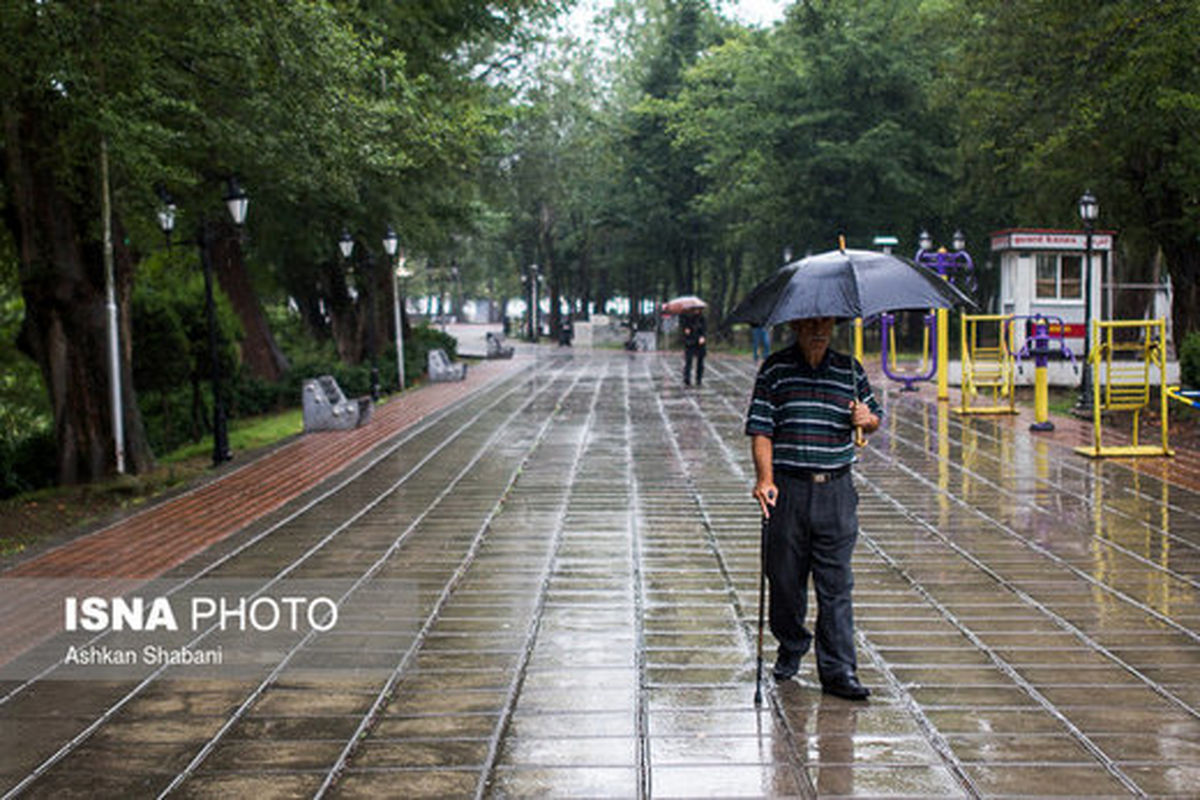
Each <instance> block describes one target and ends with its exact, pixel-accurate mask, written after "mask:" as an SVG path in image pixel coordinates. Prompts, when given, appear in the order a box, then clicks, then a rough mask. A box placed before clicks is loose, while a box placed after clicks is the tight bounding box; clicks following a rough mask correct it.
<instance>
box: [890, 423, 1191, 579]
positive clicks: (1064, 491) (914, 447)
mask: <svg viewBox="0 0 1200 800" xmlns="http://www.w3.org/2000/svg"><path fill="white" fill-rule="evenodd" d="M899 410H900V409H893V414H892V416H893V417H895V420H896V421H895V422H894V423H892V424H891V425H889V427H888V429H887V431H886V433H885V434H884V435H886V436H887V437H888V438H889V440H891V441H895V442H898V443H900V444H902V445H904V446H906V447H908V448H910V452H911V453H913V454H914V455H915V456H916V457H918V458H925V457H934V458H937V459H938V460H939V461H942V460H943V458H942V457H941V456H938V455H934V454H933V453H932V452H931V451H930V448H928V447H926V446H923V445H922V443H919V442H916V441H914V440H913V439H911V438H909V437H906V436H905V435H903V434H902V433H900V432H899V431H898V428H899V427H900V426H907V427H908V428H911V429H914V430H922V429H921V428H918V427H916V426H915V424H914V423H912V422H911V421H907V420H906V419H904V418H902V415H901V414H900V413H898V412H899ZM955 430H957V432H958V433H959V434H960V436H959V440H960V441H961V440H962V438H963V436H962V434H963V433H964V432H965V431H966V430H967V427H966V423H965V422H964V421H963V420H958V421H957V422H956V428H955ZM975 433H977V434H978V431H975ZM992 438H993V441H995V437H992ZM877 452H879V453H880V454H881V455H882V454H883V450H879V449H877ZM987 457H988V458H990V459H991V461H992V463H994V464H996V465H997V467H998V468H1000V469H1002V468H1003V467H1004V465H1003V464H1000V463H999V462H998V461H996V460H995V458H994V457H993V456H990V455H989V456H987ZM891 460H892V461H893V462H898V461H901V460H902V459H898V458H891ZM945 461H946V463H947V464H948V465H949V466H950V467H951V468H952V469H956V470H959V471H960V472H962V473H963V474H966V475H970V476H971V478H972V479H973V480H976V481H979V482H981V483H984V484H986V485H987V486H988V487H989V488H990V489H991V490H992V491H993V492H995V493H997V494H1004V495H1006V496H1009V495H1010V493H1009V492H1007V491H1006V490H1005V489H1004V488H1003V487H1002V486H1001V485H1000V484H999V483H997V482H996V481H995V480H992V479H991V478H989V477H987V476H986V475H984V474H983V473H982V472H979V471H978V470H975V469H969V468H968V467H967V466H966V465H965V464H964V463H963V460H962V459H960V460H957V461H956V460H955V459H953V458H951V457H949V456H947V457H946V458H945ZM1058 467H1059V469H1060V470H1071V471H1072V472H1073V473H1074V474H1077V475H1079V476H1080V477H1081V479H1087V480H1095V476H1094V474H1093V473H1092V472H1091V471H1089V470H1085V469H1084V468H1083V467H1082V466H1077V465H1075V464H1073V463H1072V462H1071V461H1067V462H1065V463H1062V464H1059V465H1058ZM1036 480H1037V482H1038V483H1039V485H1041V486H1043V487H1045V488H1046V489H1048V490H1050V491H1051V492H1053V493H1054V496H1060V497H1061V496H1063V495H1067V496H1071V497H1074V498H1077V499H1078V500H1079V502H1080V503H1081V505H1082V506H1083V507H1084V508H1087V509H1089V510H1090V511H1092V512H1094V513H1101V514H1104V515H1108V514H1112V515H1115V516H1118V517H1120V518H1122V519H1126V520H1129V521H1130V522H1132V523H1133V524H1136V525H1139V526H1142V527H1145V528H1146V529H1147V532H1148V533H1149V534H1151V535H1154V536H1156V537H1162V538H1163V539H1165V540H1168V541H1170V542H1172V543H1175V544H1178V545H1179V546H1181V547H1186V548H1188V549H1189V550H1193V551H1196V552H1197V553H1198V555H1200V545H1198V544H1197V543H1196V542H1193V541H1191V540H1189V539H1187V538H1185V537H1181V536H1177V535H1174V534H1172V533H1171V532H1170V531H1169V530H1166V529H1163V528H1156V527H1153V526H1152V525H1151V524H1150V523H1149V522H1147V521H1146V520H1144V519H1140V518H1138V517H1136V516H1135V515H1133V514H1131V513H1129V512H1128V511H1126V510H1124V509H1121V508H1118V507H1116V506H1114V505H1113V504H1111V503H1102V504H1100V505H1098V506H1097V505H1096V504H1095V503H1094V502H1093V501H1092V500H1091V499H1089V498H1088V497H1085V496H1082V495H1080V494H1079V493H1078V492H1076V491H1074V490H1073V489H1071V488H1070V487H1067V486H1065V485H1064V484H1062V483H1059V482H1056V481H1051V480H1049V479H1047V478H1043V477H1037V478H1036ZM1106 485H1107V486H1109V487H1111V488H1114V489H1117V490H1120V491H1123V490H1124V488H1125V487H1124V486H1123V485H1122V482H1121V481H1119V480H1117V479H1115V478H1113V479H1110V480H1109V481H1107V482H1106ZM934 488H936V489H937V490H938V491H939V492H940V491H941V488H940V487H934ZM1181 490H1182V491H1188V490H1187V489H1181ZM947 494H949V492H947ZM1100 494H1101V495H1102V496H1103V495H1104V494H1105V493H1103V492H1101V493H1100ZM1013 505H1014V506H1015V507H1024V508H1027V509H1030V510H1032V511H1033V512H1035V513H1039V514H1046V515H1052V513H1053V512H1051V511H1049V510H1047V509H1044V508H1041V507H1040V506H1038V505H1037V503H1036V502H1034V501H1031V500H1029V499H1026V498H1015V502H1014V504H1013ZM1187 513H1189V515H1191V516H1195V514H1194V512H1187ZM989 519H990V520H991V521H998V520H996V519H995V518H991V517H989ZM1000 524H1005V523H1002V522H1001V523H1000ZM1087 535H1088V536H1090V537H1091V541H1094V542H1096V543H1097V544H1098V545H1100V546H1102V547H1105V548H1108V549H1112V550H1113V551H1115V552H1117V553H1120V554H1121V555H1122V556H1125V557H1127V558H1130V559H1132V560H1134V561H1137V562H1139V563H1141V564H1142V565H1143V566H1145V567H1147V568H1149V569H1153V570H1155V571H1156V572H1160V573H1162V574H1164V575H1167V576H1169V577H1170V578H1172V579H1174V580H1178V581H1180V582H1181V583H1185V584H1187V585H1189V586H1191V587H1192V588H1196V589H1200V579H1196V578H1193V577H1191V576H1189V575H1185V574H1183V573H1181V572H1178V571H1177V570H1173V569H1170V568H1168V567H1164V566H1163V565H1162V564H1159V563H1157V562H1155V561H1153V560H1152V559H1150V558H1148V557H1146V556H1143V555H1141V554H1140V553H1136V552H1134V551H1133V550H1131V549H1129V548H1128V547H1125V546H1124V545H1122V544H1120V543H1119V542H1115V541H1112V540H1111V539H1108V538H1105V537H1102V536H1097V535H1096V534H1095V533H1094V532H1093V533H1089V534H1087Z"/></svg>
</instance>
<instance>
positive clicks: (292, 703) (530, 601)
mask: <svg viewBox="0 0 1200 800" xmlns="http://www.w3.org/2000/svg"><path fill="white" fill-rule="evenodd" d="M678 360H679V357H678V355H677V354H666V355H663V356H660V355H656V354H626V353H623V352H610V351H595V352H590V353H589V352H585V351H575V352H572V351H567V350H566V349H554V348H545V347H544V348H539V349H537V350H536V354H535V355H533V356H531V357H528V358H524V357H522V356H520V355H519V356H518V359H516V360H514V361H512V362H506V363H504V364H496V365H495V366H493V367H490V368H491V369H494V370H497V371H498V372H497V374H494V375H493V376H491V377H492V378H493V379H492V380H491V381H490V382H487V383H485V384H484V386H483V387H482V388H481V389H477V390H476V391H474V392H469V391H464V390H467V389H469V388H470V387H460V389H459V394H458V395H456V396H455V397H454V398H449V397H447V398H443V400H442V401H440V402H441V403H443V406H442V410H441V411H438V412H433V411H432V409H428V410H426V412H424V415H423V419H422V420H421V421H419V422H410V423H409V424H407V426H405V425H397V427H396V430H395V431H393V432H392V433H391V434H390V435H384V433H383V431H380V436H379V438H378V439H376V440H373V441H372V442H371V443H369V444H366V443H361V444H362V445H363V446H362V449H361V450H355V448H356V447H358V444H355V445H353V446H351V445H350V444H349V442H346V443H344V444H343V446H340V447H335V448H332V450H325V449H322V450H321V451H320V452H319V453H309V451H308V450H303V451H302V449H301V448H297V449H296V450H295V451H293V453H292V455H291V456H290V457H289V456H287V455H283V456H280V457H279V458H277V460H275V461H274V462H272V465H271V467H270V468H269V469H267V470H266V471H264V472H260V473H258V477H257V480H254V481H249V482H248V483H247V484H244V485H242V486H240V487H239V488H238V489H237V491H236V492H233V491H232V490H231V489H227V490H225V491H228V492H229V493H227V494H221V493H220V490H219V488H214V491H217V492H218V494H215V495H212V496H210V497H208V498H207V499H205V500H203V501H198V500H197V499H195V498H192V499H191V500H188V499H187V498H180V502H186V503H187V505H185V506H181V508H185V509H186V513H185V514H184V515H183V516H181V517H177V518H178V519H181V520H183V522H182V523H181V524H182V526H183V527H182V528H181V529H177V530H176V531H174V533H173V534H161V532H160V526H158V525H148V526H146V528H145V529H144V530H143V531H142V532H141V533H138V534H137V536H138V537H139V538H138V539H137V541H138V542H149V541H152V540H154V541H158V542H159V544H155V545H154V546H148V545H143V544H133V541H134V539H133V534H131V533H127V534H126V535H125V536H120V535H117V534H116V533H109V532H102V534H98V535H97V536H101V535H108V536H112V537H114V538H113V539H112V540H109V541H108V542H106V543H105V544H104V546H97V542H93V541H87V540H85V541H82V542H80V543H79V544H78V545H73V546H70V547H65V548H63V549H62V550H60V551H55V552H52V553H49V554H46V555H45V556H43V558H45V559H47V560H46V561H45V562H42V563H43V567H42V569H45V570H47V571H46V572H44V573H40V575H41V576H42V577H38V578H32V577H29V576H30V575H31V574H32V575H39V573H37V572H36V571H33V570H34V569H35V565H36V564H37V563H38V562H37V561H33V562H29V563H27V564H25V565H22V567H21V569H22V570H24V572H23V573H22V579H18V577H17V575H16V574H15V573H14V572H10V573H5V574H4V575H3V576H2V577H3V578H4V579H5V580H4V581H0V583H12V584H16V583H19V580H34V581H42V580H45V578H44V576H45V575H50V574H53V575H64V574H66V575H69V574H71V573H72V572H73V571H74V570H82V571H81V572H78V573H76V578H75V579H76V580H89V579H92V578H95V577H102V578H111V577H112V576H125V577H127V578H129V579H138V580H141V579H144V578H146V577H148V576H149V575H151V574H155V573H158V572H161V576H160V578H159V582H158V583H156V584H155V586H156V587H157V586H170V587H172V588H171V589H170V590H169V591H175V588H174V587H181V588H180V589H179V591H180V592H186V591H188V590H190V589H195V588H196V587H203V586H205V585H211V583H206V582H213V581H219V580H224V581H228V582H237V585H238V586H243V585H250V586H254V587H260V588H255V589H254V590H253V591H254V592H260V593H268V594H269V593H271V592H276V593H277V592H278V590H279V588H280V587H281V586H285V585H286V586H289V587H296V586H300V587H301V588H303V586H311V585H313V584H311V583H309V584H304V583H302V582H303V581H310V582H312V581H316V582H318V583H320V585H321V586H322V587H324V591H326V592H327V593H330V594H333V595H334V596H335V597H336V598H337V601H338V607H339V613H338V616H337V624H336V625H335V626H333V627H332V628H331V629H330V630H328V631H325V632H317V631H312V630H310V631H308V632H307V633H304V634H303V635H298V636H295V637H293V638H290V639H288V638H286V637H285V639H284V640H281V641H274V640H272V641H271V642H270V643H269V646H268V643H264V641H263V640H262V638H253V637H251V638H249V639H246V638H245V637H243V638H242V639H239V638H238V637H237V636H236V635H234V634H230V633H227V632H225V631H212V630H208V631H204V632H202V634H201V635H198V636H197V637H196V639H195V640H194V641H193V642H191V643H189V644H190V646H192V648H193V649H196V650H198V649H201V648H209V649H211V648H212V647H213V646H214V645H215V644H216V643H222V645H223V646H224V648H225V650H224V652H225V653H226V655H227V656H228V660H227V661H226V662H225V663H223V664H222V665H221V666H220V667H208V668H203V667H202V668H193V669H191V670H190V671H189V670H185V669H182V668H176V667H157V666H152V665H146V664H141V665H136V666H134V667H132V668H129V669H124V670H122V669H114V670H112V671H108V672H103V673H101V674H99V675H91V674H88V669H85V668H83V667H77V668H74V669H70V668H67V667H65V666H61V665H60V666H55V664H56V663H57V662H58V660H61V659H62V652H63V650H64V647H65V643H70V644H75V645H77V646H79V647H84V646H88V647H101V646H104V645H105V644H106V643H108V644H112V646H113V647H114V649H116V648H117V643H119V642H124V641H126V640H132V639H135V638H136V637H135V636H133V635H132V634H129V633H128V632H126V633H124V634H120V633H105V632H100V633H86V634H85V633H84V632H77V633H76V634H73V635H66V634H64V635H63V636H60V637H57V638H55V639H52V640H51V641H50V642H49V643H47V644H45V645H43V647H42V648H40V649H39V650H38V651H37V655H39V656H46V658H45V659H44V660H43V661H40V662H39V661H36V659H32V657H27V658H24V659H17V661H15V662H11V663H10V664H9V671H8V672H6V673H4V675H3V677H4V678H6V680H5V681H4V682H3V684H0V686H2V693H0V731H2V733H0V791H8V792H10V793H12V794H14V795H16V794H20V795H22V796H30V797H64V796H88V797H130V796H158V795H160V794H169V795H171V796H181V797H215V796H222V797H229V796H239V797H241V796H250V795H255V796H259V797H304V796H338V797H368V796H370V797H418V796H428V797H459V796H464V797H483V796H489V797H491V796H495V797H508V796H538V797H542V796H615V797H683V796H688V797H695V796H797V797H817V796H820V797H900V796H903V797H1044V796H1052V795H1053V796H1075V797H1130V796H1135V797H1136V796H1154V797H1196V796H1197V794H1198V792H1197V788H1196V787H1197V786H1200V690H1198V689H1197V687H1200V680H1198V679H1200V635H1198V629H1200V606H1198V605H1197V603H1196V589H1197V586H1198V585H1200V584H1198V581H1200V495H1198V494H1197V492H1196V489H1195V476H1196V474H1197V470H1196V462H1195V460H1194V456H1193V454H1181V455H1180V457H1178V458H1176V459H1172V460H1157V461H1154V462H1138V463H1136V464H1135V463H1131V462H1125V463H1118V462H1109V461H1106V462H1093V461H1089V460H1087V459H1084V458H1082V457H1080V456H1077V455H1075V454H1074V453H1073V452H1072V451H1071V449H1070V447H1071V446H1073V445H1076V444H1086V443H1087V442H1088V433H1089V432H1088V430H1087V428H1086V427H1084V426H1081V425H1079V424H1077V423H1075V422H1074V421H1071V420H1061V421H1059V422H1060V426H1059V430H1058V431H1057V432H1056V433H1055V434H1054V435H1053V436H1052V437H1049V438H1039V437H1037V436H1035V435H1034V434H1031V433H1029V432H1028V431H1027V422H1028V420H1027V419H1025V418H1011V417H1005V418H961V417H958V416H957V415H954V414H952V413H950V412H949V411H948V410H947V409H946V408H945V407H944V406H942V407H939V406H938V404H936V403H933V402H930V401H929V399H928V397H924V398H922V397H921V396H919V395H917V396H914V395H911V394H902V393H899V392H892V391H889V392H888V393H887V397H886V404H887V408H888V415H887V419H886V423H885V426H884V428H883V429H881V431H879V432H878V433H877V434H876V435H875V436H873V437H872V441H871V443H870V445H869V446H868V447H867V448H866V449H865V450H864V451H862V463H861V464H860V465H859V468H858V469H857V470H856V485H857V487H858V489H859V493H860V496H861V503H862V505H861V525H862V537H861V539H860V544H859V547H858V550H857V553H856V556H855V565H856V572H857V576H858V582H857V588H856V608H857V616H858V624H859V642H858V644H859V660H860V664H861V676H862V677H863V679H864V682H865V683H867V684H868V685H869V686H870V687H871V688H872V690H873V695H872V698H871V700H870V701H869V702H867V703H850V702H846V701H842V700H839V699H836V698H831V697H828V696H824V695H822V694H821V693H820V691H819V687H818V685H817V683H816V680H815V675H814V669H813V666H812V663H811V659H810V658H806V659H805V661H804V662H803V665H802V670H801V673H800V675H799V676H798V679H796V680H792V681H788V682H786V683H785V684H783V685H779V686H775V685H774V684H773V682H772V681H771V679H770V677H769V676H767V677H766V678H765V686H766V689H767V699H766V703H765V705H764V707H763V708H762V709H755V707H754V705H753V703H752V702H751V698H752V696H753V691H754V682H755V669H754V645H755V632H756V613H757V603H758V598H757V594H758V526H757V522H756V514H755V511H754V507H753V505H752V504H751V501H750V500H749V498H748V491H749V484H750V476H751V474H752V464H751V463H750V460H749V454H748V452H747V447H746V443H745V440H744V437H743V436H742V434H741V420H742V414H743V413H744V409H745V400H746V397H747V393H748V390H749V386H750V382H751V380H752V376H753V365H752V364H751V363H750V362H749V360H748V359H734V358H712V359H710V363H709V371H708V374H707V375H706V378H705V385H704V387H703V389H691V388H688V387H684V386H682V385H681V382H680V381H679V376H678V372H679V370H678V366H679V364H678V363H677V362H678ZM501 370H511V371H508V372H505V373H504V374H503V375H501V374H499V371H501ZM480 372H482V371H480ZM477 376H478V379H479V380H480V381H484V380H485V379H486V378H487V377H489V376H487V375H485V374H478V373H477ZM424 391H426V390H422V392H424ZM446 391H450V390H446ZM926 393H928V389H927V390H926ZM420 394H421V392H415V393H412V395H411V396H406V397H410V399H412V400H416V399H417V398H418V396H419V395H420ZM426 397H427V398H428V396H426ZM403 399H404V398H402V400H403ZM430 402H431V404H432V405H433V406H437V405H438V404H439V403H436V402H433V401H432V400H430ZM393 413H395V414H397V415H399V414H400V409H399V407H397V409H396V410H395V411H394V412H393ZM386 418H387V417H386V416H384V415H380V416H379V417H378V418H377V419H376V420H375V422H373V423H372V424H373V425H374V424H376V423H382V422H383V421H384V420H385V419H386ZM381 427H382V426H381ZM364 430H365V429H364ZM359 435H361V436H366V434H365V433H360V434H359ZM324 436H325V435H322V436H321V437H305V439H304V440H301V442H304V441H306V440H307V439H309V438H324ZM347 438H349V437H347ZM352 451H353V452H352ZM302 452H303V453H305V454H306V455H304V457H301V455H302ZM310 456H311V457H310ZM355 458H357V460H354V459H355ZM338 459H344V460H338ZM252 468H253V465H248V466H247V467H245V468H243V469H244V470H250V469H252ZM291 470H295V472H296V473H297V477H286V476H288V474H289V472H290V471H291ZM339 470H340V471H339ZM236 474H237V473H234V475H236ZM300 476H303V477H300ZM229 477H230V478H233V477H234V476H233V475H231V476H229ZM297 482H303V485H300V484H299V483H297ZM221 483H224V482H218V483H217V484H213V486H214V487H220V485H221ZM277 484H278V485H279V487H280V490H279V491H278V492H277V491H276V489H275V487H276V485H277ZM234 485H235V484H234V483H232V482H231V483H229V484H228V486H229V487H232V486H234ZM284 486H288V487H291V488H289V489H287V490H284V489H283V488H282V487H284ZM289 493H290V497H289V496H288V495H289ZM260 495H267V496H270V497H272V498H274V499H271V500H267V501H264V502H265V503H266V504H267V505H268V506H270V507H269V508H268V507H262V508H250V506H249V505H248V503H250V502H252V501H253V502H258V497H259V496H260ZM243 506H245V507H246V508H247V509H248V511H247V512H246V514H245V515H244V516H241V515H240V514H239V515H238V518H237V520H236V522H234V521H232V520H230V517H231V516H233V513H232V510H233V509H234V508H242V507H243ZM210 515H211V517H212V518H215V519H223V520H226V522H229V523H231V524H229V525H228V526H227V527H228V528H229V529H228V530H225V531H224V533H221V534H215V533H211V532H210V531H211V529H212V528H213V527H215V523H209V522H204V523H203V524H202V523H201V522H200V521H201V520H204V519H208V518H209V516H210ZM164 519H167V518H166V517H164ZM131 522H133V520H131ZM165 524H166V523H165V522H164V523H163V526H165ZM201 531H203V533H201ZM97 541H98V540H97ZM167 543H170V546H168V545H167ZM75 547H79V548H81V549H80V550H78V551H76V550H74V548H75ZM84 548H86V549H84ZM118 548H119V552H120V553H121V555H120V557H118V558H117V559H116V561H115V562H111V561H110V562H106V563H105V565H104V566H96V564H98V563H100V562H98V561H96V559H101V558H106V559H107V558H111V557H112V552H113V551H115V550H118ZM159 551H161V555H159V556H155V555H154V553H156V552H159ZM72 552H75V553H86V555H85V556H76V557H72V556H71V553H72ZM156 559H158V560H157V562H156V563H157V566H155V567H153V568H151V567H150V566H149V565H150V564H151V562H155V560H156ZM72 564H73V565H74V566H71V565H72ZM85 565H89V566H85ZM30 571H33V572H30ZM80 575H82V576H83V577H82V578H80V577H79V576H80ZM289 582H291V583H289ZM20 585H32V586H35V587H36V586H38V585H40V584H39V583H36V582H35V583H34V584H20ZM85 585H86V584H85ZM160 591H161V590H160ZM34 605H35V607H36V604H34ZM4 620H5V623H6V626H9V625H12V624H13V621H14V615H12V614H10V613H9V612H8V608H7V606H6V611H5V615H4ZM18 627H20V626H18ZM35 627H37V626H35ZM40 632H41V633H46V632H47V631H45V630H44V629H40ZM142 635H145V634H142ZM767 640H768V648H772V649H773V646H772V644H771V641H770V636H769V635H768V637H767ZM772 649H769V650H768V654H767V663H768V664H769V663H770V659H771V655H772ZM264 652H270V653H271V654H272V657H271V658H270V659H262V660H264V661H265V662H266V663H261V664H255V665H252V666H253V667H254V669H251V668H250V667H249V666H247V665H244V664H242V665H239V664H237V663H235V662H236V657H237V656H243V655H246V654H251V655H253V654H256V653H257V654H258V655H260V656H261V655H262V654H263V653H264ZM18 666H19V667H20V669H22V670H24V671H23V672H16V671H14V670H15V669H16V667H18ZM100 677H103V678H104V680H100V679H99V678H100Z"/></svg>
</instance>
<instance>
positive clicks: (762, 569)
mask: <svg viewBox="0 0 1200 800" xmlns="http://www.w3.org/2000/svg"><path fill="white" fill-rule="evenodd" d="M766 558H767V518H766V516H765V515H764V516H763V518H762V535H761V537H760V538H759V545H758V672H757V674H756V675H755V677H754V705H756V706H761V705H762V699H763V698H762V653H763V601H764V598H765V597H766V594H767V569H766Z"/></svg>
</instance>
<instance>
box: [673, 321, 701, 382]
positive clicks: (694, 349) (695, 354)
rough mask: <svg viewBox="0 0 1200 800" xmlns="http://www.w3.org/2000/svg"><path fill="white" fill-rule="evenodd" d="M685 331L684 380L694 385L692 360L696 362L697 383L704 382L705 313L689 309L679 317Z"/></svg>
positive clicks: (681, 326)
mask: <svg viewBox="0 0 1200 800" xmlns="http://www.w3.org/2000/svg"><path fill="white" fill-rule="evenodd" d="M679 325H680V328H681V329H682V331H683V382H684V383H685V384H687V385H688V386H691V385H692V362H693V361H695V363H696V385H697V386H700V385H701V384H702V383H703V382H704V355H705V353H706V352H707V347H706V346H705V343H706V342H707V338H706V337H705V335H704V314H703V313H702V312H700V311H689V312H687V313H686V314H683V315H682V316H681V317H680V318H679Z"/></svg>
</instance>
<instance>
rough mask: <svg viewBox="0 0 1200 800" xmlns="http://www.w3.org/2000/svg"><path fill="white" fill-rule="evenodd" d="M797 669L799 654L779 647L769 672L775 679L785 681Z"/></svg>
mask: <svg viewBox="0 0 1200 800" xmlns="http://www.w3.org/2000/svg"><path fill="white" fill-rule="evenodd" d="M799 671H800V654H799V653H793V652H790V651H787V650H784V649H782V648H780V650H779V655H778V656H776V658H775V668H774V669H773V670H771V674H773V675H774V676H775V680H777V681H786V680H787V679H788V678H790V677H792V676H793V675H795V674H796V673H797V672H799Z"/></svg>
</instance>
